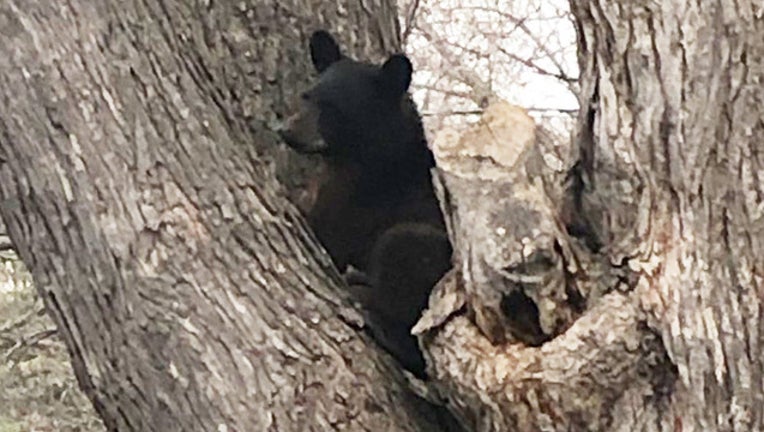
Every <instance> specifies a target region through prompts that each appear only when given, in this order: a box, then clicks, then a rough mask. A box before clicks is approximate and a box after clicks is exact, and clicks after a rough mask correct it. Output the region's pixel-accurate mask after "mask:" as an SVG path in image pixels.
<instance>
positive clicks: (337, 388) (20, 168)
mask: <svg viewBox="0 0 764 432" xmlns="http://www.w3.org/2000/svg"><path fill="white" fill-rule="evenodd" d="M303 3H304V2H289V1H287V2H284V1H259V2H254V3H252V4H251V5H247V4H245V3H242V2H196V3H193V4H192V3H187V2H181V1H161V2H138V1H124V2H120V3H119V5H118V6H117V4H116V3H114V2H105V1H90V0H88V1H76V0H74V1H69V2H66V3H55V2H53V3H51V2H31V3H30V2H25V1H16V0H5V1H3V2H0V34H2V38H1V39H0V58H1V59H2V61H0V95H2V104H1V105H2V106H0V198H1V199H2V201H0V213H1V214H2V218H3V220H4V221H5V222H6V225H7V228H8V231H9V234H10V236H11V238H12V240H13V242H14V244H15V246H16V248H17V250H18V252H19V255H20V256H21V257H22V259H23V260H24V262H25V263H26V264H27V266H28V267H29V268H30V270H31V272H32V274H33V277H34V281H35V285H36V287H37V289H38V291H39V293H40V295H41V296H42V297H43V299H44V300H45V304H46V307H47V309H48V311H49V313H50V314H51V315H52V317H53V318H54V320H55V322H56V324H57V326H58V329H59V332H60V334H61V336H62V337H63V339H64V342H65V343H66V345H67V347H68V348H69V350H70V353H71V358H72V364H73V367H74V370H75V374H76V376H77V378H78V380H79V382H80V385H81V387H82V388H83V389H84V390H85V392H86V393H87V394H88V396H89V397H90V398H91V400H92V402H93V404H94V406H95V407H96V409H97V411H98V413H99V414H100V415H101V416H102V418H103V419H104V422H105V424H106V426H107V427H108V428H109V429H110V430H120V431H127V430H136V431H173V430H204V431H212V430H216V431H225V430H233V431H264V430H279V431H287V430H299V431H303V430H330V429H341V430H353V431H355V430H373V431H378V430H411V431H414V430H444V429H445V428H447V427H448V426H447V425H442V424H439V421H441V420H440V418H439V417H437V416H438V415H439V414H438V412H437V410H435V409H433V407H432V406H431V405H428V404H426V403H424V402H423V401H422V400H421V399H418V398H416V397H414V396H413V395H412V393H411V392H410V391H409V390H408V388H407V387H406V385H405V382H404V380H403V379H402V376H401V374H400V373H399V372H398V371H397V368H395V367H394V366H393V364H392V361H391V359H390V357H389V356H387V355H384V354H382V352H381V351H379V350H378V349H376V348H375V347H374V344H373V343H372V342H370V340H369V339H368V338H367V337H366V336H365V335H364V334H363V332H362V331H361V327H362V322H361V320H360V318H359V315H358V314H357V313H356V312H355V310H354V309H353V308H352V307H351V306H350V303H349V302H348V301H347V299H346V298H344V297H343V295H342V294H341V293H342V290H341V289H340V288H339V287H340V285H341V281H340V278H339V277H338V275H337V273H336V270H334V268H333V267H332V266H331V264H330V261H329V259H328V257H327V256H326V254H325V253H324V252H323V250H321V249H319V248H318V246H317V244H316V242H315V240H314V238H313V237H312V236H311V235H310V234H308V233H309V229H308V228H307V227H306V226H305V224H304V221H303V219H302V218H301V217H300V216H299V215H298V213H297V211H296V210H295V208H294V207H293V206H291V205H290V204H289V203H288V202H287V201H286V200H285V199H284V193H283V191H282V190H281V189H280V188H279V187H278V184H277V182H276V181H275V176H274V169H273V163H272V158H273V157H274V156H273V155H274V154H275V151H274V150H273V147H272V146H274V140H273V139H272V134H271V133H270V132H269V131H270V130H271V126H272V124H273V123H275V122H277V121H278V118H279V116H280V115H282V114H283V112H284V109H285V108H284V107H285V101H286V100H287V99H288V97H289V95H290V94H291V93H292V92H294V91H296V90H297V89H299V87H300V86H301V85H302V84H303V83H304V82H305V81H306V79H307V78H306V77H308V76H309V75H308V73H307V68H308V61H307V60H308V55H307V52H306V51H305V42H304V40H303V35H305V34H309V32H310V30H312V29H310V27H314V26H317V24H318V22H320V21H324V22H333V23H335V25H336V26H337V27H341V28H344V29H351V28H356V29H365V30H364V31H363V32H358V33H355V34H353V33H351V32H345V33H343V34H342V35H343V36H344V37H347V38H348V39H350V40H352V41H354V43H353V44H350V45H349V46H353V47H356V49H357V50H359V51H362V50H367V51H372V50H374V51H375V52H377V55H381V54H383V52H382V51H388V52H389V51H392V50H393V49H394V48H396V47H397V44H398V40H397V28H396V25H395V24H393V23H394V21H393V19H394V18H395V14H394V4H393V3H391V2H386V1H376V2H375V1H371V2H363V3H357V2H347V3H344V2H329V3H328V4H327V3H326V2H314V3H309V4H307V6H308V7H306V4H303ZM391 377H392V378H391Z"/></svg>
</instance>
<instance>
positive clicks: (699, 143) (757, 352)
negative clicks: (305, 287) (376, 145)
mask: <svg viewBox="0 0 764 432" xmlns="http://www.w3.org/2000/svg"><path fill="white" fill-rule="evenodd" d="M571 4H572V7H573V11H574V14H575V17H576V24H577V28H578V32H579V44H580V53H581V57H580V58H581V70H582V72H583V81H582V83H581V88H582V94H581V106H582V111H581V116H580V124H579V126H580V127H579V130H578V133H577V134H576V140H575V146H574V148H575V151H574V154H575V156H576V157H575V159H576V163H575V164H574V165H573V166H572V167H571V169H570V177H569V180H570V182H569V183H568V185H567V187H566V188H565V191H566V192H565V194H563V195H562V196H555V193H554V189H555V186H560V185H559V184H555V183H554V182H552V183H551V184H549V183H547V185H549V186H551V188H537V189H536V192H537V193H536V194H535V195H533V197H534V199H535V200H536V201H543V200H544V199H545V197H544V196H543V195H547V197H546V198H549V204H544V205H542V206H540V207H539V206H536V205H528V204H517V202H518V201H522V200H523V199H524V198H523V196H522V195H518V193H517V192H516V191H519V190H523V189H527V190H532V186H533V184H534V182H533V180H532V179H533V178H534V177H539V176H540V177H542V178H543V177H544V175H543V171H547V172H548V171H550V170H549V167H544V165H543V164H539V163H537V164H535V166H536V167H540V169H541V173H539V172H537V171H534V170H532V169H528V167H530V166H533V164H528V163H525V164H517V163H515V160H519V159H514V156H513V157H510V158H506V157H505V156H506V154H509V153H512V150H509V148H510V147H516V150H515V151H514V153H513V154H523V153H525V154H527V155H532V154H533V151H532V147H533V146H536V147H541V146H542V144H543V143H542V142H540V140H539V139H538V138H537V139H535V140H524V139H521V138H522V137H526V136H531V135H533V134H534V133H537V131H535V130H534V126H533V125H525V126H523V125H522V124H519V123H518V124H517V125H516V126H515V130H514V131H511V132H510V131H507V130H503V129H502V128H501V127H496V124H495V122H492V121H490V120H487V121H484V122H483V124H482V125H478V126H476V128H477V132H476V131H471V132H468V133H466V134H464V135H463V137H462V140H461V141H459V143H458V145H457V146H448V145H446V146H445V148H444V149H441V148H440V144H439V142H438V141H437V140H436V142H435V151H436V156H438V161H439V169H440V170H441V171H442V173H441V174H440V175H439V178H440V179H441V183H442V186H441V188H442V195H443V197H444V198H445V200H444V202H445V206H444V207H445V210H446V212H447V213H448V214H447V216H448V217H447V219H448V220H450V221H451V227H450V235H452V236H453V237H454V246H455V249H456V257H457V262H456V264H457V266H456V269H455V270H454V271H452V272H451V273H450V274H449V276H448V277H447V278H445V280H443V281H441V283H440V284H439V286H438V287H437V289H436V292H435V294H434V295H433V297H432V298H431V303H430V310H429V311H427V312H426V313H425V315H424V317H423V319H422V320H421V321H420V322H419V324H418V325H417V327H416V331H417V332H418V333H419V334H420V335H421V341H422V342H423V344H424V345H425V346H426V348H427V350H426V353H427V355H428V360H429V372H430V374H431V376H432V377H433V378H434V381H435V386H436V388H437V390H438V391H439V392H440V393H441V395H442V396H444V397H445V400H447V401H448V404H449V406H450V407H451V408H452V409H453V410H454V412H456V413H457V414H458V415H459V418H460V419H461V421H462V422H463V423H464V424H465V425H466V426H468V427H469V428H471V429H475V430H522V431H535V430H559V431H568V430H576V431H599V430H602V431H604V430H608V431H609V430H619V431H633V430H643V431H664V430H665V431H680V430H681V431H710V430H713V431H732V430H735V431H750V430H762V429H763V428H764V424H763V421H764V420H763V419H762V415H763V412H764V404H762V394H763V390H764V389H763V388H762V387H763V385H764V382H763V381H762V378H763V376H762V349H761V346H762V336H761V331H760V329H761V327H762V318H761V313H760V308H761V298H762V282H763V280H762V277H763V276H764V273H762V269H761V258H760V257H761V256H762V254H763V253H764V250H762V246H763V241H764V204H762V202H763V200H762V198H763V193H764V187H763V186H764V183H763V181H762V178H761V176H760V172H761V171H762V161H761V154H760V153H761V148H762V146H761V137H762V136H764V122H763V121H762V118H764V113H762V111H761V107H762V101H764V89H763V88H762V81H763V80H764V42H762V39H761V35H762V34H764V19H763V18H764V8H763V7H762V5H761V4H760V3H757V2H750V1H749V2H745V1H743V2H740V1H738V2H728V1H720V2H689V3H688V2H681V1H664V2H649V4H648V3H644V2H632V1H615V2H613V1H597V0H573V1H572V2H571ZM480 128H484V129H485V130H484V132H485V133H482V134H481V133H478V132H480ZM529 129H530V130H529ZM519 137H520V138H519ZM497 149H501V150H502V151H503V152H504V153H505V154H501V153H498V152H497ZM541 153H543V152H541ZM444 156H445V157H444ZM449 156H450V157H452V159H453V160H452V161H451V163H449V164H445V163H442V161H443V160H444V159H447V158H448V157H449ZM531 159H532V156H531ZM526 160H530V159H526ZM464 167H471V168H470V169H464ZM497 167H498V168H499V169H498V170H497V172H498V174H497V175H494V176H493V178H491V176H488V175H485V173H488V172H490V171H491V170H495V169H496V168H497ZM455 178H460V179H459V180H458V181H454V179H455ZM547 178H550V179H554V176H547ZM465 179H466V180H465ZM507 179H511V184H505V185H502V182H505V181H506V180H507ZM467 180H468V181H470V182H483V185H482V186H475V185H473V186H471V187H464V183H465V182H466V181H467ZM476 190H483V191H484V192H485V194H484V197H483V198H482V200H483V201H481V203H480V204H479V205H476V204H474V202H472V201H471V200H474V199H475V198H474V196H475V193H474V191H476ZM502 191H504V192H502ZM507 191H509V193H507ZM539 195H542V196H539ZM486 201H487V202H486ZM464 203H467V204H468V205H466V206H465V205H464ZM470 203H472V204H471V205H469V204H470ZM460 204H462V205H461V208H460ZM515 205H517V206H518V208H523V209H525V210H528V209H531V210H533V209H534V208H535V209H536V210H543V209H545V208H546V209H547V210H550V212H549V213H547V212H546V211H536V212H535V213H533V212H531V213H530V214H529V213H528V212H517V211H510V212H508V211H507V209H512V208H514V206H515ZM507 213H511V215H508V214H507ZM555 213H556V214H557V216H556V218H557V219H558V220H560V221H561V222H564V226H565V228H566V229H560V230H556V229H551V227H552V225H551V224H549V220H550V217H551V219H552V220H553V219H555ZM502 215H505V216H504V220H503V224H502ZM455 224H458V226H456V227H455V226H454V225H455ZM465 232H471V234H470V235H466V236H465V235H463V233H465ZM550 233H551V235H552V236H553V237H556V238H557V239H558V240H559V239H562V240H563V244H561V247H560V248H558V249H557V253H558V254H561V255H562V256H563V257H564V256H565V255H566V253H565V247H564V243H568V244H569V245H570V246H571V249H570V250H571V256H573V257H574V259H573V260H569V261H568V262H575V263H576V264H577V265H576V266H570V265H568V266H567V267H565V272H566V273H567V274H566V278H567V280H566V282H565V284H566V285H567V286H575V287H576V288H577V291H578V292H579V293H580V294H581V296H582V300H583V301H584V304H585V310H584V311H583V312H582V313H580V314H572V315H569V316H570V317H572V318H573V323H572V325H571V326H570V327H568V328H567V329H564V328H563V331H562V332H561V333H559V334H557V333H556V332H552V335H551V336H552V337H553V339H552V340H550V341H548V342H546V343H544V344H542V345H541V347H539V348H533V347H528V346H526V344H523V343H517V342H514V341H513V338H512V337H507V338H505V339H506V342H502V341H501V338H497V337H495V335H496V334H497V333H499V331H498V330H503V331H504V332H505V333H506V334H509V336H516V333H517V329H518V327H517V325H516V324H513V323H511V320H517V319H520V320H523V319H525V320H526V321H525V322H526V324H527V323H528V321H527V318H528V317H523V316H520V317H518V316H517V315H513V314H512V313H511V311H507V310H506V309H503V310H502V308H500V307H497V305H501V300H500V299H501V297H502V296H506V295H507V294H509V293H511V292H512V291H513V290H517V289H518V286H517V285H514V286H513V284H516V283H518V282H520V283H521V284H525V285H524V286H521V287H520V288H522V289H523V290H524V292H526V293H529V292H532V291H533V290H534V289H538V286H535V287H534V286H533V285H534V283H538V282H543V283H542V284H541V287H543V288H544V290H545V292H544V294H543V295H541V296H537V297H534V296H533V295H528V297H530V298H532V300H533V301H534V304H536V306H537V307H538V308H539V324H540V327H541V329H542V330H544V331H545V332H546V330H549V329H552V327H549V326H545V325H544V322H545V320H546V322H547V324H548V323H549V322H550V321H549V318H550V317H555V316H557V317H559V316H562V317H563V318H565V316H566V314H565V313H562V314H560V312H561V311H560V308H559V306H560V305H564V302H563V303H557V304H555V305H554V306H555V307H551V308H545V307H544V306H545V305H546V306H549V305H550V300H554V299H565V297H564V295H562V294H570V293H571V291H565V290H564V289H563V283H562V282H561V281H562V280H563V279H566V278H560V277H556V278H555V277H554V275H555V274H556V273H555V272H558V270H556V268H557V267H556V266H547V271H542V272H538V273H536V275H537V276H539V277H536V278H518V277H517V272H516V271H515V270H518V269H519V270H523V271H524V273H525V275H527V274H528V270H529V269H531V267H528V266H527V265H526V266H525V267H523V266H520V267H518V266H517V265H516V264H517V259H516V258H512V257H522V256H523V255H524V254H525V253H526V252H525V251H524V250H523V249H522V248H520V247H519V246H518V244H523V245H529V246H530V247H529V248H528V249H529V250H528V253H527V255H525V256H527V257H530V256H532V255H533V253H534V252H535V251H544V250H546V251H547V252H549V251H550V250H551V251H555V249H554V248H549V247H548V242H547V243H545V242H544V241H541V242H538V241H536V240H535V239H538V238H543V237H544V236H545V235H546V236H548V235H550ZM478 238H482V239H483V240H484V241H483V243H485V242H488V243H492V244H491V246H490V247H485V246H480V245H478V242H477V241H476V240H477V239H478ZM545 244H547V246H544V245H545ZM496 257H499V258H500V259H497V258H496ZM532 261H533V260H529V262H532ZM552 262H554V260H552ZM476 264H477V265H476ZM504 264H510V266H509V267H508V268H507V267H504V266H503V265H504ZM526 264H527V263H526ZM486 270H488V271H486ZM507 270H509V271H507ZM550 272H551V273H550ZM521 273H523V272H521ZM529 282H530V283H529ZM570 299H571V298H568V299H567V300H570ZM552 303H554V302H552ZM486 306H487V307H486ZM486 310H487V311H488V312H490V313H489V314H486V313H485V311H486ZM502 312H503V313H504V314H505V316H501V313H502ZM563 312H564V308H563ZM486 316H487V317H488V319H487V320H486ZM545 316H546V317H545ZM563 321H564V320H563ZM552 322H553V321H552ZM497 329H498V330H497ZM516 339H521V340H522V338H515V340H516ZM489 341H491V342H493V343H491V342H489ZM526 342H527V341H526Z"/></svg>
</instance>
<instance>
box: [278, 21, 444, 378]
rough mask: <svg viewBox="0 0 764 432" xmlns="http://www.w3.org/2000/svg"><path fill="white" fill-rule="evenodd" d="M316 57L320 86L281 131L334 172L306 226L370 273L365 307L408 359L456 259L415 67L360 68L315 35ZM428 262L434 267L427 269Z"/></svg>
mask: <svg viewBox="0 0 764 432" xmlns="http://www.w3.org/2000/svg"><path fill="white" fill-rule="evenodd" d="M310 52H311V59H312V61H313V65H314V67H315V68H316V71H317V72H319V74H320V76H319V78H318V81H317V82H316V84H315V85H314V86H313V87H312V88H311V89H309V90H308V91H306V92H305V93H304V94H303V96H302V98H301V106H300V109H299V110H298V111H297V112H296V113H295V114H294V115H293V116H292V117H290V118H289V120H288V121H287V123H286V126H285V128H284V130H282V131H281V135H282V137H283V138H284V140H285V141H286V142H287V144H288V145H289V146H291V147H292V148H294V149H295V150H297V151H300V152H303V153H318V154H321V155H322V156H323V157H324V159H325V160H326V161H327V163H328V167H329V173H328V176H327V179H326V180H325V182H324V184H323V185H322V186H321V188H320V190H319V192H318V197H317V200H316V203H315V204H314V206H313V207H312V209H311V210H310V212H309V214H308V221H309V223H310V225H311V227H312V228H313V230H314V232H315V233H316V235H317V236H318V238H319V240H320V241H321V242H322V244H323V245H324V247H325V248H326V249H327V251H328V252H329V254H330V256H331V257H332V260H333V261H334V263H335V265H336V266H337V268H339V269H340V270H343V269H345V267H346V266H347V265H348V264H350V265H352V266H353V267H355V268H356V269H359V270H360V271H362V272H369V276H370V277H369V280H370V281H371V284H372V286H371V287H370V288H369V289H370V290H371V291H369V292H370V293H372V295H368V296H365V298H366V299H367V300H368V301H364V299H362V302H364V303H365V306H366V308H367V309H368V310H373V311H375V312H374V313H375V314H377V315H378V316H384V317H385V318H384V321H385V323H390V324H389V325H388V324H385V328H386V329H393V328H394V331H393V333H395V334H396V335H402V336H400V337H399V336H396V337H395V339H397V340H400V339H401V338H402V339H405V344H408V347H407V348H405V349H404V350H405V351H410V349H411V346H410V345H411V343H412V341H414V339H413V338H412V337H411V336H410V335H408V329H409V328H410V327H411V325H413V324H414V322H415V321H416V318H418V316H419V313H420V312H421V310H422V308H423V307H424V304H425V300H426V298H427V296H428V294H429V292H430V290H431V289H432V286H433V284H434V283H435V281H437V279H438V278H439V277H440V275H442V274H443V272H445V269H447V268H448V266H449V265H450V253H451V249H450V245H449V244H448V240H447V238H446V237H445V229H444V223H443V218H442V215H441V213H440V208H439V206H438V201H437V199H436V198H435V193H434V191H433V186H432V180H431V177H430V170H431V169H432V168H433V167H434V166H435V161H434V158H433V155H432V153H431V152H430V150H429V148H428V147H427V142H426V140H425V136H424V129H423V127H422V122H421V118H420V116H419V113H418V111H417V110H416V107H415V106H414V104H413V102H412V101H411V98H410V97H409V95H408V93H407V91H408V87H409V84H410V82H411V73H412V67H411V63H410V61H409V60H408V58H406V56H404V55H401V54H396V55H392V56H390V57H389V58H388V59H387V61H385V62H384V64H383V65H381V66H377V65H372V64H368V63H362V62H358V61H356V60H353V59H350V58H348V57H346V56H344V55H343V54H342V53H341V51H340V49H339V46H338V45H337V43H336V42H335V41H334V39H333V38H332V36H331V35H329V34H328V33H326V32H324V31H318V32H315V33H314V34H313V36H312V37H311V40H310ZM401 224H403V225H404V226H407V227H408V228H403V229H401V228H396V227H398V226H401ZM412 226H414V227H418V228H415V229H411V227H412ZM388 231H389V234H387V235H386V236H385V235H383V234H384V233H386V232H388ZM436 234H437V235H436ZM420 236H421V238H420ZM436 237H437V240H434V238H436ZM380 238H381V239H383V240H380ZM386 238H387V239H388V240H384V239H386ZM379 241H381V242H382V243H381V245H379V246H378V247H376V248H375V245H378V242H379ZM434 247H435V248H438V250H435V251H430V250H428V248H434ZM372 250H374V251H375V252H374V253H372ZM380 251H383V252H380ZM384 251H387V252H384ZM423 254H424V255H429V256H432V257H433V260H434V261H433V262H432V263H430V264H425V263H423V262H422V261H421V259H422V257H423ZM435 261H437V262H435ZM423 265H429V266H430V267H429V268H427V269H423V268H422V266H423ZM423 274H427V275H431V276H427V277H424V278H422V275H423ZM435 274H437V277H436V276H434V275H435ZM413 343H414V349H415V350H416V345H415V341H414V342H413ZM393 351H395V350H393ZM417 355H419V356H420V358H421V355H420V354H419V353H418V352H417ZM398 357H399V359H400V358H401V357H400V356H398ZM408 363H411V362H408ZM418 366H421V365H418Z"/></svg>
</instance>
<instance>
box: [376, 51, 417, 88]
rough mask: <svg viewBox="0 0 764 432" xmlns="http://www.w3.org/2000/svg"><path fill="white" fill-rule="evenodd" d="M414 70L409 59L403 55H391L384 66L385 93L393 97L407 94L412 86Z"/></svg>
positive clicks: (383, 81)
mask: <svg viewBox="0 0 764 432" xmlns="http://www.w3.org/2000/svg"><path fill="white" fill-rule="evenodd" d="M413 70H414V68H413V67H412V66H411V61H410V60H409V59H408V57H406V56H405V55H403V54H393V55H391V56H390V58H389V59H387V61H386V62H385V64H383V65H382V85H383V86H384V89H385V91H386V92H388V93H389V94H391V95H393V96H400V95H402V94H403V93H406V90H408V89H409V85H410V84H411V73H412V72H413Z"/></svg>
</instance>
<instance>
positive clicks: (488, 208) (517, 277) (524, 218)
mask: <svg viewBox="0 0 764 432" xmlns="http://www.w3.org/2000/svg"><path fill="white" fill-rule="evenodd" d="M538 139H542V134H540V133H539V132H538V130H537V128H536V125H535V122H534V121H533V119H532V118H531V117H530V116H529V115H528V114H527V112H526V111H525V110H524V109H522V108H519V107H516V106H513V105H510V104H509V103H506V102H503V101H502V102H498V103H495V104H493V105H491V106H489V107H488V108H487V109H486V110H485V113H484V114H483V117H482V118H481V120H480V121H479V122H478V123H477V124H476V125H474V126H472V127H471V128H470V129H468V130H467V131H465V132H463V133H461V134H457V133H454V132H453V131H445V132H444V133H442V134H440V135H439V136H438V137H437V138H436V140H435V143H434V146H433V147H434V153H435V156H436V159H437V165H438V170H437V172H436V175H435V177H436V184H437V183H439V184H438V187H439V188H440V189H441V192H442V193H443V195H444V196H443V197H442V198H443V199H442V200H441V201H442V202H443V210H444V213H445V215H446V219H447V221H448V228H449V235H450V237H451V240H452V242H453V245H454V263H455V267H456V269H457V270H458V273H459V274H461V281H460V282H461V284H459V285H461V286H463V290H464V292H465V294H466V296H465V299H466V303H467V307H468V311H469V315H470V317H471V318H472V319H473V320H474V322H475V324H476V325H477V326H478V328H479V329H480V330H481V332H482V333H483V334H484V335H485V336H486V337H487V338H488V339H489V340H490V341H491V342H493V343H495V344H496V343H502V342H513V341H521V342H524V343H526V344H528V345H532V346H537V345H540V344H541V343H543V342H545V341H546V340H549V339H550V338H552V337H554V336H555V335H557V334H560V333H561V332H562V331H564V330H565V329H566V328H568V327H569V326H570V324H571V323H572V322H573V321H574V320H575V318H576V317H577V316H578V314H579V313H580V312H581V308H582V300H581V296H580V294H579V293H578V291H577V289H576V287H575V286H574V285H573V284H572V282H571V281H572V278H571V277H569V276H570V275H571V274H572V273H575V271H576V265H575V259H574V257H573V254H572V253H571V248H570V247H569V246H568V244H569V242H568V237H567V234H566V232H565V228H564V226H563V225H562V223H561V222H560V220H559V218H558V211H557V208H556V206H555V205H554V204H553V203H552V200H551V199H550V198H549V196H548V194H547V189H548V188H547V187H545V185H544V181H543V176H542V169H543V161H542V160H541V154H540V152H539V150H538V148H537V140H538Z"/></svg>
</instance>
